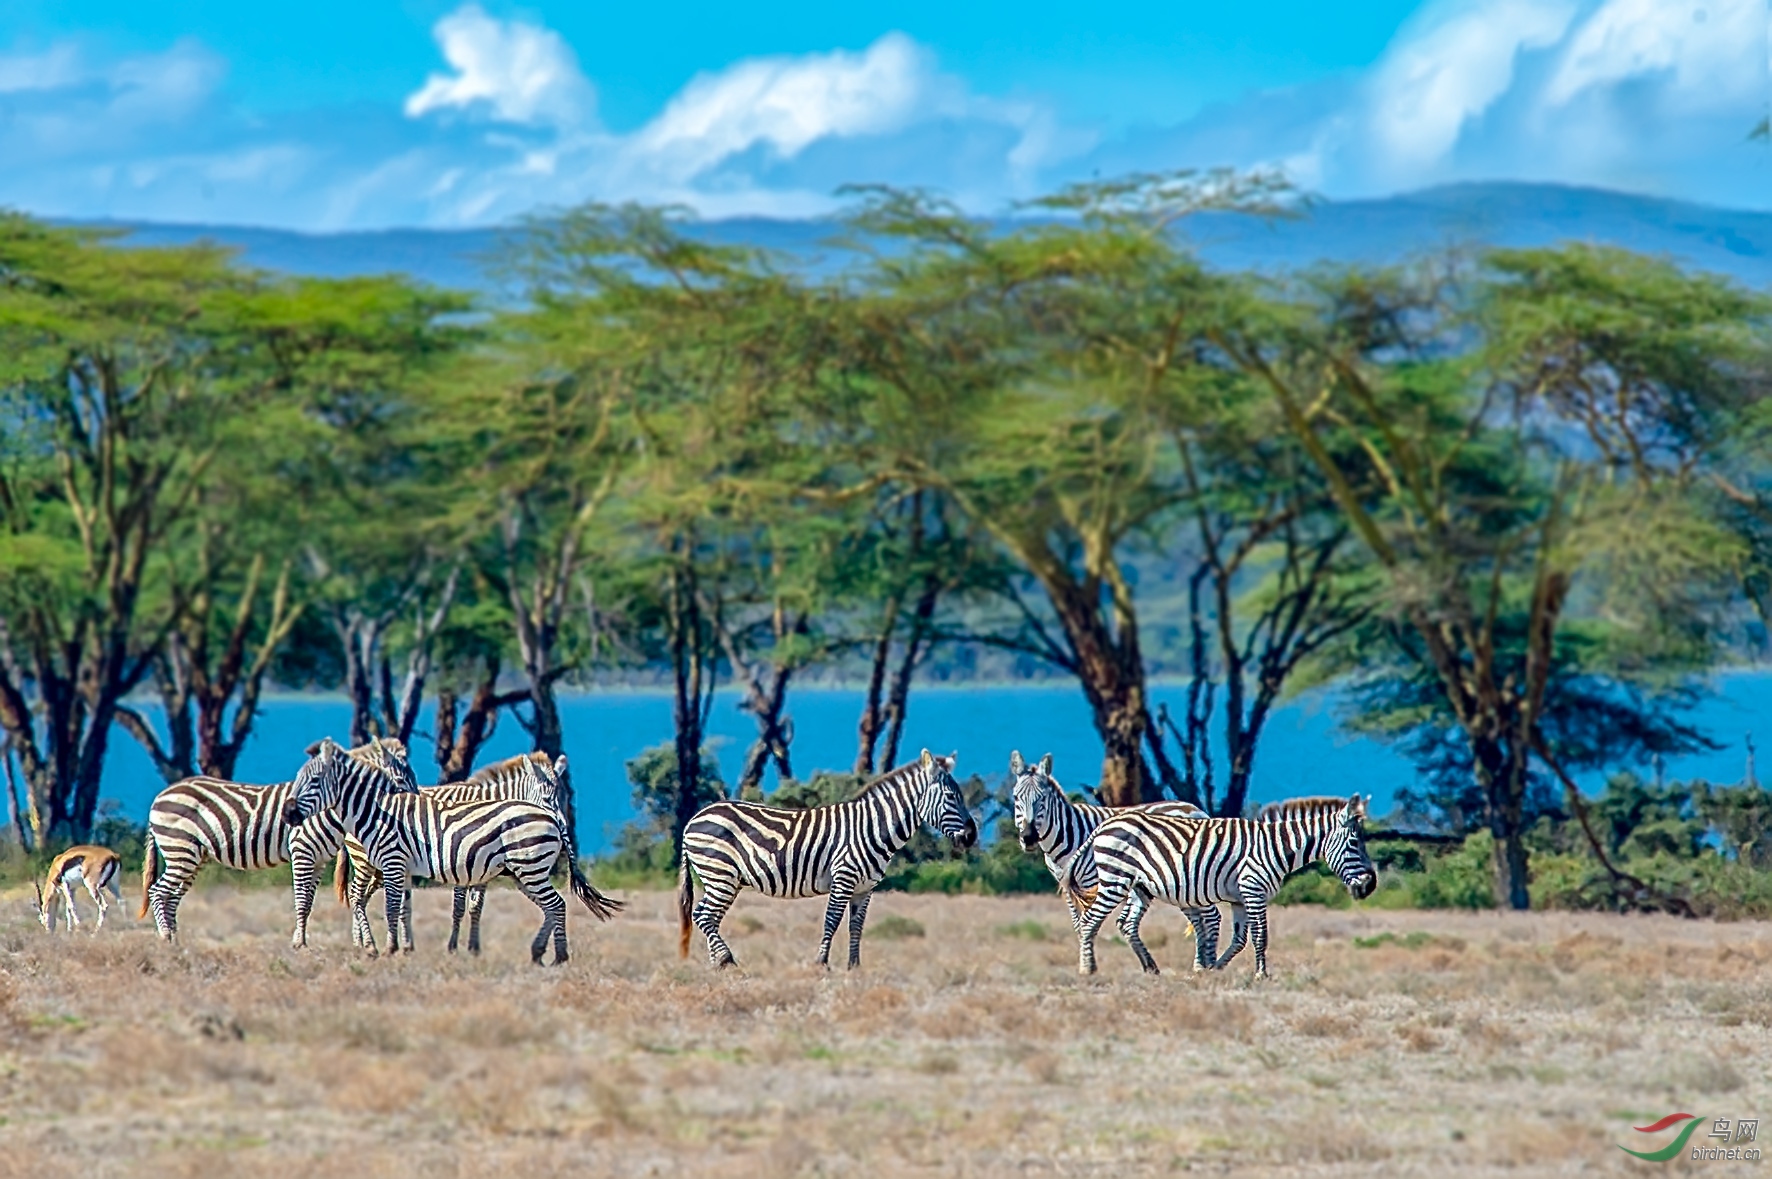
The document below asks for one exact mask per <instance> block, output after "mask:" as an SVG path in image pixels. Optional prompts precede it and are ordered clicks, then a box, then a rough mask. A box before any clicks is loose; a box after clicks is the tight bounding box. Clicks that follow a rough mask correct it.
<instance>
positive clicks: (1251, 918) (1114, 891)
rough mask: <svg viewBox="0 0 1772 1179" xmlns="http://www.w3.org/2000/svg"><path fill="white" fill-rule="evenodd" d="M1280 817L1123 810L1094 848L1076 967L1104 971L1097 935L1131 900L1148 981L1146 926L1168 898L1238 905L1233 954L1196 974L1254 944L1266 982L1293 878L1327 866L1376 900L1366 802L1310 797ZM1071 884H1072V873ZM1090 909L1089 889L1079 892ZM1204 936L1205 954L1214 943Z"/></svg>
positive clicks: (1130, 922) (1132, 927) (1127, 921)
mask: <svg viewBox="0 0 1772 1179" xmlns="http://www.w3.org/2000/svg"><path fill="white" fill-rule="evenodd" d="M1277 815H1278V817H1275V818H1270V819H1266V820H1262V819H1181V818H1176V817H1174V816H1170V815H1153V814H1141V813H1138V812H1135V811H1134V812H1124V813H1121V814H1118V815H1115V816H1114V817H1113V818H1111V819H1109V820H1107V821H1106V822H1104V823H1103V824H1102V825H1101V826H1100V827H1097V828H1096V829H1095V835H1094V836H1093V838H1092V839H1091V841H1090V844H1091V847H1092V849H1093V851H1094V854H1095V870H1096V873H1097V876H1098V878H1099V889H1098V891H1097V893H1096V895H1095V899H1094V902H1093V903H1090V904H1089V905H1088V911H1087V912H1086V913H1085V914H1084V917H1083V923H1082V928H1080V929H1079V930H1078V931H1077V969H1078V971H1079V972H1080V973H1082V974H1094V973H1095V936H1096V934H1097V933H1098V932H1099V931H1100V929H1101V925H1102V922H1103V921H1105V920H1106V919H1107V917H1108V914H1110V913H1112V912H1113V911H1114V909H1115V907H1116V906H1118V905H1119V904H1120V902H1121V901H1126V902H1127V911H1126V916H1125V918H1124V919H1122V921H1121V922H1120V928H1121V930H1122V931H1124V932H1125V934H1126V940H1127V941H1128V942H1129V943H1131V945H1132V950H1133V952H1134V953H1135V954H1137V955H1138V961H1139V963H1140V964H1141V965H1142V966H1143V967H1144V969H1145V972H1146V973H1148V974H1156V973H1157V963H1156V961H1155V960H1154V959H1153V958H1152V957H1151V954H1150V951H1149V950H1147V949H1146V948H1145V945H1144V942H1143V941H1142V940H1140V938H1139V936H1138V925H1139V922H1140V921H1141V920H1142V919H1143V917H1144V913H1145V910H1146V909H1147V908H1149V906H1150V904H1151V901H1152V900H1155V899H1162V900H1166V901H1169V902H1170V903H1171V904H1175V905H1177V906H1179V907H1181V908H1183V909H1189V908H1192V909H1205V908H1211V909H1212V912H1213V916H1214V918H1216V916H1217V910H1216V908H1215V907H1214V906H1216V905H1217V903H1218V902H1220V901H1229V902H1230V904H1231V910H1232V913H1233V914H1234V916H1235V920H1236V932H1235V935H1234V936H1233V938H1232V940H1231V945H1230V948H1229V949H1228V950H1226V951H1225V953H1224V956H1223V957H1221V958H1216V959H1214V960H1212V961H1211V962H1207V961H1205V960H1204V957H1203V950H1202V949H1199V948H1197V949H1196V957H1195V961H1194V969H1195V970H1202V969H1215V970H1222V969H1224V967H1226V966H1228V965H1229V964H1230V960H1231V959H1232V958H1234V957H1236V956H1237V953H1238V951H1240V950H1241V949H1242V948H1243V942H1244V939H1245V937H1247V939H1248V940H1249V941H1250V942H1252V943H1254V946H1255V977H1256V978H1265V977H1267V904H1268V901H1269V899H1271V898H1272V897H1273V895H1274V893H1275V892H1277V891H1278V890H1279V888H1280V884H1281V882H1282V881H1284V880H1285V878H1286V876H1287V874H1288V873H1291V872H1296V871H1298V870H1299V869H1301V868H1304V867H1307V866H1309V865H1310V864H1314V863H1317V862H1319V861H1322V862H1326V863H1328V864H1329V865H1330V867H1331V868H1333V869H1334V870H1335V872H1336V874H1337V875H1339V876H1340V877H1341V880H1342V883H1343V884H1345V885H1347V890H1348V892H1349V893H1350V894H1352V895H1353V896H1354V897H1355V898H1356V899H1364V898H1366V897H1368V896H1371V895H1372V890H1373V889H1374V888H1376V887H1377V885H1378V874H1377V872H1376V871H1375V870H1374V869H1373V867H1372V860H1371V857H1369V856H1368V855H1367V854H1366V844H1365V839H1364V833H1363V831H1362V827H1361V824H1362V823H1363V822H1364V821H1365V818H1366V803H1365V800H1364V799H1362V798H1361V797H1360V796H1359V795H1358V794H1356V795H1354V796H1353V797H1351V798H1348V799H1346V800H1342V799H1333V800H1329V801H1327V802H1325V801H1324V800H1320V799H1313V800H1302V801H1301V803H1300V804H1295V805H1294V806H1293V807H1292V808H1291V809H1283V810H1281V811H1279V812H1277ZM1066 879H1067V884H1068V883H1070V878H1069V877H1068V876H1067V878H1066ZM1073 898H1074V899H1075V900H1076V901H1077V902H1078V903H1085V898H1084V897H1083V896H1082V895H1081V893H1080V891H1073ZM1216 933H1217V921H1216V920H1214V921H1213V922H1212V928H1211V930H1210V933H1208V931H1206V930H1202V931H1201V937H1197V938H1196V939H1195V944H1196V947H1203V945H1204V941H1203V939H1204V938H1205V937H1206V936H1211V937H1212V938H1213V939H1214V948H1215V941H1216Z"/></svg>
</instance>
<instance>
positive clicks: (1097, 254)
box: [855, 174, 1282, 805]
mask: <svg viewBox="0 0 1772 1179" xmlns="http://www.w3.org/2000/svg"><path fill="white" fill-rule="evenodd" d="M1280 195H1282V193H1281V190H1280V189H1279V187H1278V186H1277V185H1276V184H1275V183H1274V182H1273V181H1271V180H1270V179H1267V178H1264V177H1259V176H1256V177H1235V176H1230V175H1228V174H1227V175H1214V176H1211V177H1205V178H1198V177H1190V176H1182V177H1137V178H1134V179H1132V180H1130V181H1128V182H1124V183H1116V184H1105V185H1088V186H1080V187H1077V188H1073V189H1068V190H1065V191H1063V192H1061V193H1060V194H1058V195H1057V196H1055V197H1053V198H1050V199H1047V200H1044V201H1040V202H1036V207H1037V208H1038V209H1039V210H1040V211H1042V212H1044V213H1047V214H1059V215H1060V216H1061V217H1062V219H1061V220H1057V221H1052V220H1047V221H1042V222H1040V223H1038V224H1034V225H1030V226H1027V227H1023V228H1018V229H1014V230H1011V231H1008V232H997V231H995V230H993V229H992V228H991V227H989V226H987V225H984V224H981V223H978V222H974V221H972V220H970V219H968V218H966V217H964V216H963V215H961V214H960V213H959V212H958V211H956V210H955V209H953V208H952V207H950V206H947V205H944V204H941V203H940V202H936V201H933V200H930V199H928V198H925V197H922V196H919V195H912V194H904V193H896V192H874V193H871V194H869V198H868V200H867V203H866V205H865V207H864V209H863V211H862V212H861V213H860V214H859V215H858V216H857V217H856V219H855V224H856V227H857V229H858V230H859V231H861V232H863V233H866V234H874V235H889V236H892V237H896V238H899V239H908V241H909V243H910V244H911V246H912V248H911V250H910V251H909V252H908V254H907V253H902V252H901V253H886V254H883V255H882V256H881V257H880V258H879V259H878V260H877V261H876V262H875V264H874V269H873V271H872V272H871V273H870V274H869V276H868V277H869V279H870V285H871V286H872V287H873V291H872V293H871V297H870V299H869V302H868V304H867V312H866V313H865V317H866V322H867V323H868V324H869V325H870V326H871V328H872V331H873V335H874V337H875V338H876V340H877V341H878V343H877V345H876V348H875V350H874V353H873V355H872V356H870V357H869V371H870V373H871V375H872V379H874V380H875V381H877V382H878V383H879V384H880V385H882V386H883V387H885V388H888V389H891V390H892V391H893V393H894V395H895V400H896V401H897V403H898V404H899V405H901V406H902V409H901V411H900V412H901V413H902V414H903V415H904V416H906V417H911V418H918V419H921V420H923V421H925V422H927V421H936V422H940V423H941V424H942V427H943V429H942V431H941V433H942V434H943V435H944V436H945V437H944V438H943V439H942V440H941V441H935V440H933V439H931V440H930V442H929V444H928V445H925V446H919V447H915V448H908V447H903V446H902V445H901V446H900V448H899V450H898V453H897V454H895V455H894V459H895V461H896V462H897V463H898V464H899V468H900V470H901V472H902V475H903V478H904V479H906V480H907V481H909V482H912V483H914V484H917V485H921V486H924V487H928V488H932V489H936V490H939V491H940V492H941V493H942V494H943V495H945V496H947V497H949V498H950V499H951V500H952V502H953V503H955V504H956V505H957V506H958V507H959V508H960V509H961V510H962V511H963V512H964V513H965V514H966V516H967V518H968V519H969V520H970V521H972V522H973V523H974V524H975V525H976V527H977V528H978V529H980V530H981V531H983V532H985V533H988V534H989V535H990V536H991V537H992V538H993V540H994V541H995V542H996V543H997V544H998V545H999V546H1001V548H1002V549H1003V550H1004V551H1005V552H1006V553H1007V554H1008V555H1009V556H1010V557H1011V558H1012V560H1013V561H1014V562H1015V563H1016V565H1018V566H1019V568H1020V569H1021V570H1022V571H1023V573H1024V575H1025V577H1026V578H1027V579H1029V580H1030V581H1031V582H1032V584H1033V585H1035V586H1037V587H1038V592H1039V593H1040V595H1041V596H1042V598H1043V601H1041V602H1039V603H1038V604H1035V603H1031V602H1028V601H1026V600H1025V599H1024V598H1023V596H1022V595H1021V594H1020V593H1019V592H1018V590H1017V587H1016V586H1015V585H1014V583H1013V582H1008V583H1005V585H1004V590H1005V593H1006V594H1007V595H1008V597H1009V599H1010V601H1011V603H1012V605H1013V607H1014V609H1015V610H1016V612H1017V615H1018V617H1019V619H1020V622H1021V626H1020V627H1019V629H1018V631H1017V632H1016V633H1015V634H1013V635H1011V636H986V637H985V638H986V641H990V642H997V643H1000V644H1003V645H1008V646H1012V647H1015V648H1017V649H1020V650H1024V651H1027V652H1030V653H1032V654H1034V655H1036V656H1037V657H1039V658H1041V659H1044V660H1046V661H1048V662H1049V663H1051V664H1053V665H1055V666H1057V667H1060V668H1062V669H1064V670H1065V671H1067V672H1069V673H1071V674H1072V675H1074V676H1076V678H1077V680H1078V683H1079V684H1080V685H1081V687H1082V689H1083V692H1084V696H1085V698H1086V699H1087V700H1088V702H1089V705H1090V710H1091V713H1092V715H1093V718H1094V722H1095V727H1096V730H1097V732H1098V733H1099V734H1100V736H1101V739H1102V744H1103V746H1104V758H1103V763H1102V771H1101V785H1100V790H1101V794H1102V796H1103V797H1104V798H1105V799H1107V800H1108V801H1110V802H1111V803H1114V804H1116V805H1127V804H1131V803H1136V802H1143V801H1150V800H1153V799H1156V798H1159V797H1161V796H1162V794H1163V791H1164V789H1165V788H1167V789H1169V790H1171V791H1180V792H1182V794H1183V795H1184V796H1186V794H1187V793H1188V792H1189V789H1190V788H1189V785H1188V784H1187V782H1186V781H1185V780H1184V779H1183V777H1182V775H1181V774H1180V773H1179V772H1178V771H1177V769H1176V767H1175V766H1174V764H1173V763H1172V762H1171V760H1170V758H1169V756H1168V753H1167V752H1166V750H1165V748H1164V746H1163V742H1162V740H1161V737H1160V735H1159V733H1158V731H1157V729H1156V726H1155V724H1154V722H1153V717H1152V708H1151V704H1150V697H1149V691H1148V686H1147V679H1146V667H1145V652H1144V647H1143V640H1142V636H1141V632H1140V628H1139V612H1138V604H1137V601H1136V594H1135V592H1134V586H1133V582H1132V578H1131V577H1130V576H1129V574H1128V569H1127V565H1126V561H1127V558H1128V555H1129V553H1130V551H1131V550H1132V548H1133V547H1134V546H1136V545H1139V544H1147V545H1160V544H1162V543H1165V542H1166V538H1167V537H1168V536H1169V535H1170V533H1169V529H1171V528H1172V527H1173V525H1174V523H1175V521H1176V519H1177V516H1178V513H1179V510H1180V509H1181V507H1182V506H1183V505H1184V504H1185V503H1186V502H1187V499H1188V496H1189V489H1188V487H1187V485H1186V482H1185V479H1184V474H1183V466H1182V463H1181V461H1180V456H1179V455H1178V453H1177V450H1176V447H1175V445H1174V434H1173V432H1172V430H1171V426H1172V425H1173V423H1175V422H1176V421H1178V420H1184V419H1186V418H1188V417H1190V416H1192V415H1193V414H1194V413H1196V412H1198V411H1199V410H1200V409H1202V408H1203V407H1204V406H1205V404H1206V403H1208V402H1210V400H1211V396H1212V391H1213V390H1214V388H1215V387H1216V386H1218V385H1219V384H1221V383H1222V382H1223V381H1224V380H1225V379H1226V376H1227V374H1226V372H1225V368H1224V366H1223V365H1222V364H1221V363H1220V362H1219V361H1218V360H1217V359H1216V358H1215V357H1214V356H1213V355H1212V354H1210V353H1208V352H1206V351H1204V350H1203V349H1202V348H1201V347H1200V344H1201V340H1202V336H1203V332H1204V331H1205V330H1206V328H1207V327H1208V326H1209V325H1210V324H1211V323H1213V322H1215V319H1216V317H1217V316H1218V314H1219V309H1220V305H1221V304H1222V303H1223V302H1224V301H1225V300H1226V298H1227V297H1228V293H1229V290H1230V284H1228V283H1227V282H1226V281H1225V280H1222V279H1219V278H1217V277H1215V276H1213V275H1211V274H1209V273H1208V272H1207V271H1205V270H1204V269H1203V268H1202V267H1201V266H1200V265H1199V263H1198V262H1197V261H1196V260H1195V259H1194V258H1193V257H1192V256H1191V255H1190V254H1188V253H1187V252H1186V251H1185V250H1183V249H1181V248H1178V247H1177V245H1176V244H1175V241H1174V239H1173V236H1172V235H1171V233H1170V229H1171V227H1172V225H1173V222H1174V221H1175V219H1176V218H1178V217H1181V216H1184V215H1186V214H1188V213H1191V212H1195V211H1198V210H1202V209H1208V208H1234V209H1245V210H1254V209H1262V208H1269V207H1271V206H1272V204H1273V201H1274V200H1275V198H1277V197H1278V196H1280ZM928 433H929V432H927V431H926V432H925V437H927V435H928ZM901 437H902V435H901Z"/></svg>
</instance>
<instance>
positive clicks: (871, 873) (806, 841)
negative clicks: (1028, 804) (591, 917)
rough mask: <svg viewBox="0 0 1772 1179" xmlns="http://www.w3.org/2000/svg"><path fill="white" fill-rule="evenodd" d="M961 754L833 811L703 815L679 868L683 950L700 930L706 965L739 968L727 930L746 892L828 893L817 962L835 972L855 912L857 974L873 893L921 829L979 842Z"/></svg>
mask: <svg viewBox="0 0 1772 1179" xmlns="http://www.w3.org/2000/svg"><path fill="white" fill-rule="evenodd" d="M956 756H957V755H950V756H948V757H935V756H934V755H932V754H931V753H930V752H929V751H928V750H927V749H925V750H923V753H922V755H921V756H920V757H919V758H918V759H917V760H916V761H914V762H911V763H910V764H909V765H904V766H900V767H899V768H897V769H895V770H892V771H890V772H888V773H886V774H884V775H883V776H881V777H880V778H878V779H876V780H875V781H873V782H872V783H870V784H868V785H867V786H865V787H863V788H862V789H861V791H860V792H858V793H857V794H856V796H855V797H854V798H851V799H849V800H848V801H847V802H839V803H833V804H831V805H829V806H817V807H808V808H805V809H800V810H797V809H792V808H788V807H775V806H765V805H764V804H762V803H756V802H739V801H735V800H727V801H723V802H716V803H712V804H710V805H708V806H705V807H703V808H702V809H701V810H699V811H697V812H696V813H695V817H694V818H692V819H690V820H689V825H688V826H687V827H686V828H685V829H684V832H683V847H682V854H681V857H680V859H681V864H680V866H679V868H678V877H677V912H678V917H679V921H680V926H681V930H680V932H681V936H680V938H679V941H678V950H679V952H680V953H681V954H682V956H683V957H688V956H689V937H690V928H691V926H693V927H694V928H696V929H700V930H701V931H702V933H703V934H704V935H706V937H707V939H708V961H709V962H710V963H711V964H712V965H713V966H714V968H715V969H716V970H718V969H722V968H724V967H727V966H730V965H732V964H733V962H734V961H735V960H734V958H733V956H732V947H731V946H729V945H727V944H726V940H725V939H724V938H722V937H721V936H720V922H721V920H722V919H723V918H724V917H725V916H726V911H727V910H728V909H730V908H731V907H732V902H733V901H734V900H735V899H736V898H737V896H738V893H739V890H741V889H745V888H754V889H756V890H757V891H758V892H760V893H762V894H763V895H765V896H772V897H810V896H819V895H826V894H828V895H829V898H830V899H829V901H828V902H827V903H826V906H825V917H824V938H823V940H821V941H820V942H819V945H818V959H817V960H818V963H819V965H821V966H829V965H830V958H831V939H832V938H834V937H835V936H836V934H837V927H838V925H839V924H841V923H842V920H843V910H844V909H845V908H847V909H848V910H849V968H850V969H851V970H853V969H855V967H857V966H859V965H860V964H861V931H862V926H863V925H864V924H865V923H866V921H867V917H868V901H869V900H870V899H871V898H872V896H873V889H874V885H876V884H878V883H879V882H880V878H881V877H882V876H884V875H885V874H886V865H887V864H888V862H890V861H891V859H892V857H893V856H894V855H896V854H897V853H898V850H899V849H900V848H902V847H903V846H904V845H905V843H906V842H907V841H909V839H910V837H911V835H912V834H913V833H915V831H916V830H917V828H918V827H919V826H921V825H925V824H926V825H928V826H929V827H932V828H934V829H935V830H938V831H940V832H941V833H942V834H943V835H945V836H947V837H948V838H949V839H951V840H953V842H954V844H955V846H957V847H962V848H965V847H971V846H972V845H973V844H974V843H976V842H977V841H978V823H977V822H976V821H975V820H974V819H973V818H972V814H971V812H970V811H968V810H967V809H966V800H965V799H964V798H963V797H962V796H961V794H960V787H959V784H958V783H957V782H955V781H954V774H953V770H954V761H955V757H956ZM697 880H699V881H700V882H701V889H702V897H701V900H700V902H699V903H697V902H696V900H695V883H696V881H697Z"/></svg>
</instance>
